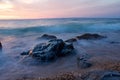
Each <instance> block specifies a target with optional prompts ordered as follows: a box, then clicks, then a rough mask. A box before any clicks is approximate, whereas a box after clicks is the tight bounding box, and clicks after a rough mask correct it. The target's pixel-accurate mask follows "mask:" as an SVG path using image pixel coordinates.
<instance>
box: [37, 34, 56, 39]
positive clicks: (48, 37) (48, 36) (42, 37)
mask: <svg viewBox="0 0 120 80" xmlns="http://www.w3.org/2000/svg"><path fill="white" fill-rule="evenodd" d="M37 39H49V40H52V39H57V37H56V36H54V35H49V34H43V35H42V36H41V37H39V38H37Z"/></svg>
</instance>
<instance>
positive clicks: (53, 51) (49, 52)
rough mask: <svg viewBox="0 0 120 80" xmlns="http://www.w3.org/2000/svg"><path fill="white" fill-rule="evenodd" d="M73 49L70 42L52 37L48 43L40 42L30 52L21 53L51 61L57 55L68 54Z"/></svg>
mask: <svg viewBox="0 0 120 80" xmlns="http://www.w3.org/2000/svg"><path fill="white" fill-rule="evenodd" d="M73 50H74V47H73V45H72V44H68V43H65V42H64V41H63V40H62V39H54V40H50V41H49V42H48V43H40V44H38V45H36V46H35V47H34V49H33V50H32V51H31V52H23V53H22V54H21V55H27V54H30V55H31V56H32V57H33V58H35V59H38V60H41V61H51V60H54V59H56V58H58V57H63V56H66V55H69V54H71V53H72V52H73Z"/></svg>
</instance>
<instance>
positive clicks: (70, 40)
mask: <svg viewBox="0 0 120 80" xmlns="http://www.w3.org/2000/svg"><path fill="white" fill-rule="evenodd" d="M76 41H77V39H75V38H71V39H68V40H66V41H65V42H69V43H73V42H76Z"/></svg>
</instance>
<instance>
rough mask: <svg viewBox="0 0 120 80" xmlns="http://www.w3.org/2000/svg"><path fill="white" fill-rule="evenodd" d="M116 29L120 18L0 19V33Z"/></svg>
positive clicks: (103, 30) (20, 33)
mask: <svg viewBox="0 0 120 80" xmlns="http://www.w3.org/2000/svg"><path fill="white" fill-rule="evenodd" d="M116 30H118V31H119V30H120V19H97V18H95V19H92V18H89V19H87V18H83V19H82V18H61V19H36V20H0V35H24V34H32V33H79V32H98V31H99V32H106V31H116Z"/></svg>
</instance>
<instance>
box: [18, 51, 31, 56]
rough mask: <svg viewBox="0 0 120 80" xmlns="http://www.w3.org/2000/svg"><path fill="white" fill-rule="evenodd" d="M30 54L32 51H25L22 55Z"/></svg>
mask: <svg viewBox="0 0 120 80" xmlns="http://www.w3.org/2000/svg"><path fill="white" fill-rule="evenodd" d="M29 52H30V51H24V52H22V53H21V54H20V55H29Z"/></svg>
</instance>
